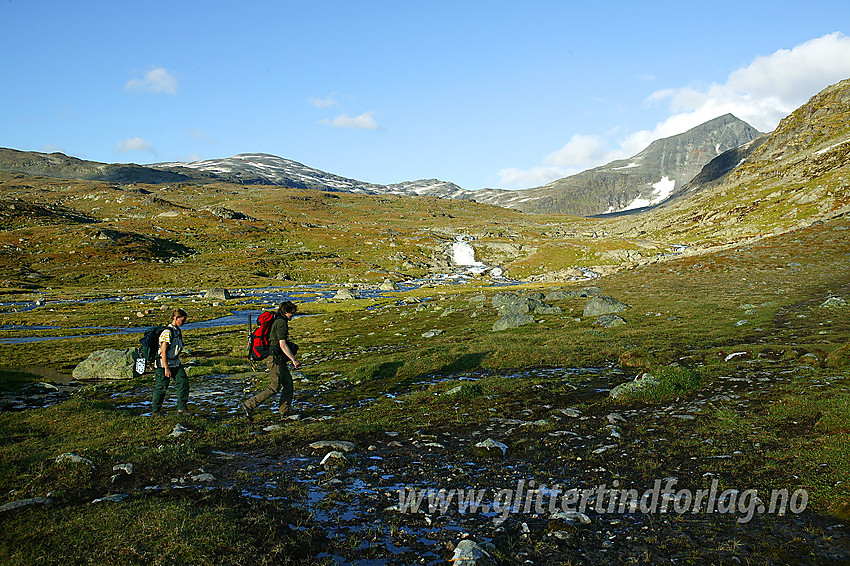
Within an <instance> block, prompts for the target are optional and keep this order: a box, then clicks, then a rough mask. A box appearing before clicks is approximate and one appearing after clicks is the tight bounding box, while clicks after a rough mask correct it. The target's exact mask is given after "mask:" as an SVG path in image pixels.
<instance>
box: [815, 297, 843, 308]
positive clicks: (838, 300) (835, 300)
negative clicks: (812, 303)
mask: <svg viewBox="0 0 850 566" xmlns="http://www.w3.org/2000/svg"><path fill="white" fill-rule="evenodd" d="M846 306H847V301H846V300H844V297H830V298H828V299H827V300H825V301H824V302H823V304H821V308H822V309H829V308H839V307H846Z"/></svg>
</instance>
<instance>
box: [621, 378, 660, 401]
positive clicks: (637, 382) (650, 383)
mask: <svg viewBox="0 0 850 566" xmlns="http://www.w3.org/2000/svg"><path fill="white" fill-rule="evenodd" d="M659 384H660V382H659V381H658V380H657V379H655V377H653V376H652V374H649V373H642V374H640V375H639V376H637V377H636V378H635V379H634V381H627V382H626V383H621V384H620V385H618V386H617V387H615V388H614V389H612V390H611V392H610V393H609V394H608V395H610V396H611V398H612V399H619V398H620V397H623V396H625V395H628V394H629V393H632V392H634V391H640V390H641V389H646V388H647V387H654V386H656V385H659Z"/></svg>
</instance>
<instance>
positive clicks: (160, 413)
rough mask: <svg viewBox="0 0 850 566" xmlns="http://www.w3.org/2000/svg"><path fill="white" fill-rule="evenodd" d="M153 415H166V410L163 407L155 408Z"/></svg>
mask: <svg viewBox="0 0 850 566" xmlns="http://www.w3.org/2000/svg"><path fill="white" fill-rule="evenodd" d="M151 416H152V417H164V416H165V411H163V410H162V407H160V408H159V409H154V410H153V411H151Z"/></svg>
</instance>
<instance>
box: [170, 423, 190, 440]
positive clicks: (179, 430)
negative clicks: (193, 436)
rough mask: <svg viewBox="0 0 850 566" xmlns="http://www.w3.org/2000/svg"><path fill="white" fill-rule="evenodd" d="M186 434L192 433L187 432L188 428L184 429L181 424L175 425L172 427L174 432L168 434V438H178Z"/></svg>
mask: <svg viewBox="0 0 850 566" xmlns="http://www.w3.org/2000/svg"><path fill="white" fill-rule="evenodd" d="M187 432H192V431H191V430H189V429H188V428H186V427H185V426H183V425H182V424H176V425H174V430H172V431H171V434H169V435H168V436H172V437H174V438H177V437H178V436H182V435H184V434H186V433H187Z"/></svg>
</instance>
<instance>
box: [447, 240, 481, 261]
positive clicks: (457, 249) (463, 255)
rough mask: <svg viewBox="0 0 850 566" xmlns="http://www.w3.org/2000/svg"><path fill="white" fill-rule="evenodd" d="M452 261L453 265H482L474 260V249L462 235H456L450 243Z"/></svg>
mask: <svg viewBox="0 0 850 566" xmlns="http://www.w3.org/2000/svg"><path fill="white" fill-rule="evenodd" d="M452 261H453V262H454V264H455V265H463V266H469V267H483V266H484V264H483V263H481V262H480V261H475V249H474V248H473V247H472V246H471V245H469V242H467V241H466V238H465V237H464V236H458V237H457V238H456V239H455V242H454V243H452Z"/></svg>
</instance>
